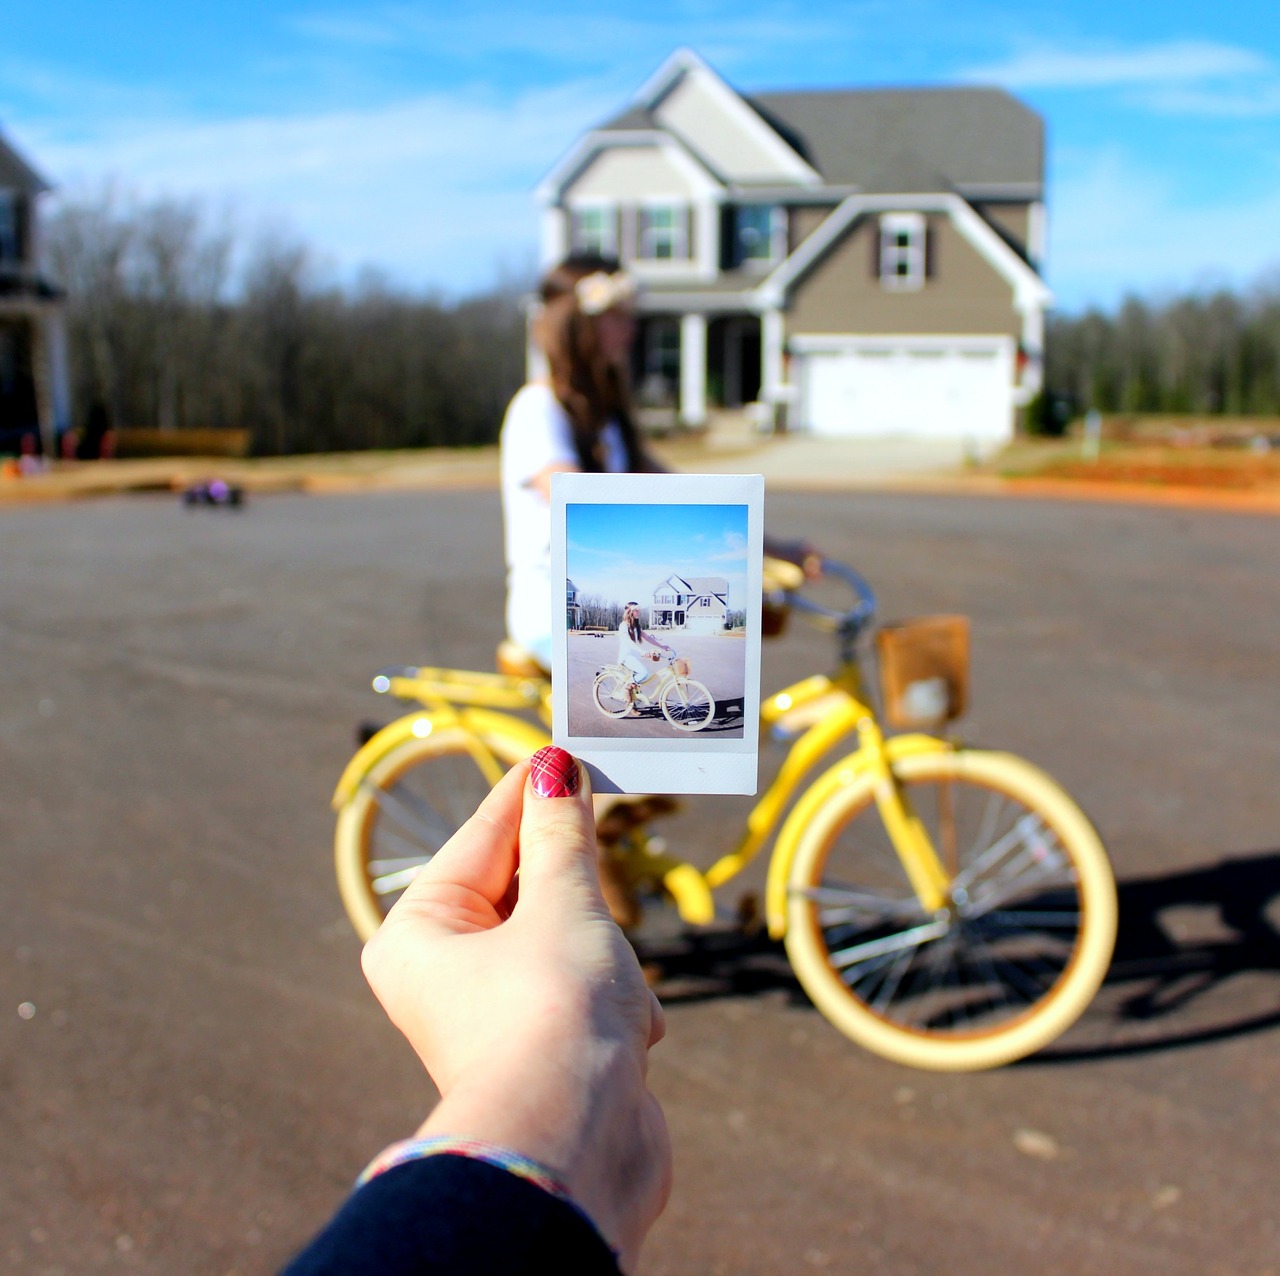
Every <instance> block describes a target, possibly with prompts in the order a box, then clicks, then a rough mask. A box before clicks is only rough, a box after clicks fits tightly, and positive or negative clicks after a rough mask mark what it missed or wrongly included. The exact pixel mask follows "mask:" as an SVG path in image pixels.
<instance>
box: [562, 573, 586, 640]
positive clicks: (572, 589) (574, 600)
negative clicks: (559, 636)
mask: <svg viewBox="0 0 1280 1276" xmlns="http://www.w3.org/2000/svg"><path fill="white" fill-rule="evenodd" d="M564 621H565V625H566V626H567V627H568V628H569V629H579V628H581V625H582V608H581V606H580V605H579V603H578V587H577V585H575V584H574V583H573V581H571V580H567V579H566V580H565V590H564Z"/></svg>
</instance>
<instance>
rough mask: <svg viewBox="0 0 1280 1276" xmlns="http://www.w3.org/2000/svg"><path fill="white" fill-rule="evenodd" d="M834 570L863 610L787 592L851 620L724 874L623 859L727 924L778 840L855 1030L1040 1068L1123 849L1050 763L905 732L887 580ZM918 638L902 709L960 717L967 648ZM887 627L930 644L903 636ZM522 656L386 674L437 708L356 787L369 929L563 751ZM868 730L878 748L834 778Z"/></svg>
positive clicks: (349, 847)
mask: <svg viewBox="0 0 1280 1276" xmlns="http://www.w3.org/2000/svg"><path fill="white" fill-rule="evenodd" d="M824 574H825V575H826V576H827V577H828V578H835V579H837V580H842V581H844V582H846V583H847V584H848V585H849V587H850V589H851V590H852V592H853V595H854V602H853V605H852V606H851V607H849V608H848V609H847V610H835V609H832V608H829V607H827V606H824V605H822V604H819V603H817V602H814V601H812V600H811V599H810V598H808V597H806V596H805V595H804V593H803V592H802V591H801V590H800V589H799V588H798V585H799V581H798V580H794V579H793V580H791V581H790V582H789V587H788V588H786V589H783V590H779V591H776V592H775V595H774V601H775V602H776V603H782V604H784V605H785V606H787V607H790V608H795V609H797V610H798V611H801V612H803V613H805V614H806V615H807V616H808V617H809V618H810V619H812V620H813V621H814V622H816V623H817V624H818V625H819V626H821V627H823V628H826V629H829V630H830V631H831V632H832V633H833V635H834V636H835V639H836V644H837V647H838V652H839V659H838V662H837V665H836V669H835V672H834V673H832V674H830V675H817V676H814V677H810V678H806V679H804V680H802V681H800V682H797V683H795V684H794V685H792V686H790V687H787V688H785V689H783V690H782V691H779V692H777V693H776V694H774V695H772V696H770V697H768V698H767V699H765V700H764V702H763V704H762V708H761V726H762V729H764V730H766V731H769V732H771V733H773V734H774V735H776V736H778V737H779V738H783V739H785V740H787V741H788V742H789V746H790V747H789V749H788V752H787V755H786V757H785V760H784V761H783V763H782V766H781V768H780V770H779V771H778V773H777V775H776V776H775V778H774V779H773V781H772V783H771V784H770V785H769V787H768V788H767V789H766V790H765V792H764V793H763V794H762V795H761V796H760V798H759V799H758V801H757V802H756V804H755V806H754V807H753V809H752V810H751V812H750V814H749V815H748V816H747V820H746V826H745V828H744V830H743V832H742V835H741V837H740V839H739V842H738V845H737V846H736V848H735V849H734V850H733V851H732V852H730V853H729V854H727V855H725V856H723V857H722V858H720V859H719V860H717V861H716V862H715V863H714V864H712V865H711V866H710V867H709V868H707V869H705V870H703V869H699V868H697V867H695V866H694V865H692V864H690V863H688V862H686V861H684V860H682V859H680V858H678V857H676V856H674V855H672V854H670V853H669V852H668V851H667V850H666V848H665V846H664V845H663V844H662V843H661V841H660V840H659V839H656V838H651V837H650V835H649V833H648V831H647V829H646V828H645V827H643V826H641V827H638V828H636V829H634V831H633V832H632V833H631V834H630V835H628V836H627V837H626V838H625V839H624V840H623V841H622V842H621V843H620V844H619V845H618V846H617V847H616V848H614V849H613V851H612V852H611V853H612V854H614V855H616V857H617V860H618V867H619V868H620V869H621V871H622V873H623V874H624V875H625V877H626V878H627V879H628V880H629V881H630V883H631V885H632V886H633V888H634V890H635V891H636V892H637V894H638V896H639V897H641V898H645V897H648V898H653V897H656V896H661V897H664V898H665V899H667V900H669V901H671V902H673V903H674V905H675V907H676V909H677V910H678V912H679V915H680V918H681V919H682V921H683V922H684V923H686V924H688V925H694V926H705V925H710V924H712V923H714V921H715V920H716V910H715V904H714V899H713V892H715V891H716V890H717V889H718V888H719V887H721V886H723V885H724V884H725V883H726V882H728V881H729V880H730V879H732V878H733V877H735V876H736V875H737V874H738V873H739V872H740V871H741V870H742V869H743V868H744V867H745V866H746V865H747V864H748V863H750V862H751V861H752V860H753V859H754V858H755V857H756V856H757V855H758V854H759V853H760V851H761V850H762V849H763V848H764V847H765V846H766V845H768V844H769V843H770V842H771V843H772V846H773V850H772V854H771V856H770V859H769V864H768V874H767V881H766V886H765V899H764V915H765V922H766V924H767V926H768V931H769V934H770V935H771V936H772V937H773V938H775V939H781V940H783V941H784V942H785V945H786V951H787V955H788V958H789V960H790V962H791V965H792V967H793V969H794V971H795V974H796V977H797V978H798V979H799V981H800V983H801V985H802V986H803V987H804V989H805V991H806V992H807V993H808V995H809V996H810V998H811V999H812V1001H813V1002H814V1004H815V1005H816V1006H817V1007H818V1009H819V1010H820V1011H821V1012H822V1013H823V1015H825V1016H826V1018H827V1019H828V1020H830V1022H831V1023H832V1024H834V1025H835V1026H836V1027H837V1028H839V1029H840V1030H841V1031H842V1032H844V1033H845V1034H846V1035H847V1036H849V1037H850V1038H852V1039H853V1040H854V1041H856V1042H857V1043H859V1044H860V1045H862V1046H864V1047H865V1048H867V1049H869V1050H871V1051H873V1052H874V1053H876V1054H878V1055H881V1056H883V1057H884V1058H887V1059H892V1060H895V1061H897V1062H899V1063H903V1064H907V1065H910V1066H914V1067H919V1068H929V1069H937V1070H970V1069H979V1068H990V1067H996V1066H999V1065H1001V1064H1005V1063H1009V1062H1011V1061H1013V1060H1015V1059H1019V1058H1022V1057H1023V1056H1025V1055H1028V1054H1031V1053H1033V1052H1034V1051H1036V1050H1039V1049H1041V1048H1042V1047H1043V1046H1045V1045H1047V1044H1048V1043H1049V1042H1051V1041H1053V1040H1054V1039H1055V1038H1056V1037H1058V1036H1059V1035H1060V1034H1061V1033H1062V1032H1064V1031H1065V1030H1066V1029H1067V1028H1068V1027H1069V1026H1070V1025H1071V1024H1072V1023H1073V1022H1074V1021H1075V1020H1076V1018H1077V1017H1078V1016H1079V1015H1080V1014H1081V1012H1082V1011H1083V1010H1084V1009H1085V1007H1086V1006H1087V1005H1088V1004H1089V1002H1090V1000H1091V999H1092V997H1093V995H1094V994H1095V992H1096V991H1097V989H1098V987H1099V985H1100V984H1101V982H1102V979H1103V977H1104V975H1105V973H1106V970H1107V966H1108V963H1109V961H1110V957H1111V951H1112V948H1113V946H1114V942H1115V931H1116V893H1115V882H1114V878H1113V875H1112V872H1111V867H1110V864H1109V862H1108V859H1107V855H1106V852H1105V851H1104V849H1103V847H1102V844H1101V842H1100V841H1099V839H1098V836H1097V834H1096V832H1095V831H1094V829H1093V827H1092V826H1091V824H1090V823H1089V821H1088V819H1087V818H1086V817H1085V815H1084V814H1083V813H1082V812H1081V810H1080V808H1079V807H1078V806H1077V805H1076V803H1075V802H1074V801H1073V800H1072V799H1071V797H1070V796H1069V795H1068V794H1067V793H1066V792H1065V791H1064V790H1063V789H1062V788H1061V787H1060V786H1059V785H1058V784H1057V783H1056V782H1055V781H1054V780H1052V779H1051V778H1050V777H1049V776H1048V775H1046V774H1045V773H1044V772H1043V771H1041V770H1039V769H1038V768H1036V767H1034V766H1033V765H1031V763H1029V762H1026V761H1024V760H1023V759H1021V758H1018V757H1015V756H1013V755H1011V754H1008V753H1001V752H994V751H990V750H986V749H973V748H967V747H965V746H963V745H960V744H958V743H956V742H954V741H951V740H948V739H945V738H942V737H941V736H939V735H936V734H928V733H925V732H923V731H919V730H906V731H903V732H902V733H900V734H895V735H890V734H886V732H885V730H884V729H883V727H882V726H881V723H880V720H879V718H878V717H877V714H876V712H875V711H874V709H873V707H872V705H871V703H870V697H869V695H868V694H867V692H866V690H865V689H864V678H863V672H862V665H863V654H864V653H863V648H864V646H865V644H863V643H861V642H860V640H861V639H862V638H864V637H865V636H866V635H868V634H869V633H870V632H871V631H872V620H873V618H874V615H875V597H874V594H873V593H872V591H871V589H870V587H869V586H868V585H867V583H866V582H865V581H864V580H863V579H862V578H861V577H860V576H859V575H858V574H857V573H856V572H854V571H852V569H850V568H847V567H845V566H843V565H841V564H836V563H825V564H824ZM915 632H916V633H917V634H922V635H923V639H924V640H923V641H922V642H921V643H918V644H917V645H916V648H915V649H914V651H913V649H912V645H911V641H910V639H911V637H912V629H911V627H905V628H903V629H900V630H892V631H891V630H882V631H881V633H880V634H879V635H878V636H877V645H878V646H879V647H880V652H881V661H880V664H881V670H882V674H883V672H884V670H885V668H886V667H887V666H888V665H890V664H892V663H895V662H894V661H892V660H890V659H889V658H890V657H892V656H893V654H894V652H895V651H896V650H901V651H906V652H907V658H906V659H905V660H904V659H898V660H896V666H895V667H897V669H898V671H899V673H900V674H901V673H902V670H904V669H905V670H906V673H905V675H903V676H902V677H900V678H899V682H898V685H896V686H887V685H886V686H885V687H884V692H885V700H886V709H887V710H889V709H892V710H893V713H891V714H890V717H891V718H893V717H894V715H895V714H896V720H897V721H898V722H902V721H906V720H909V719H910V718H911V717H912V716H913V715H914V716H915V717H921V716H924V717H926V718H930V719H932V720H934V721H935V722H937V723H938V724H939V725H940V724H941V722H943V721H945V720H948V719H950V718H951V717H953V716H955V714H956V713H958V712H959V710H960V708H962V701H963V685H964V679H965V669H964V668H963V667H962V665H961V663H960V662H959V661H958V660H957V657H956V650H955V648H954V644H953V645H952V647H951V648H949V649H944V650H941V651H939V650H938V643H937V641H936V640H937V634H938V632H939V630H938V629H937V627H936V626H935V627H933V628H930V627H929V626H928V625H927V624H926V625H924V626H917V627H916V631H915ZM943 632H945V630H944V631H943ZM886 634H891V635H894V636H897V637H899V638H902V637H903V636H904V635H905V637H906V639H907V641H906V642H905V644H899V647H897V648H895V647H892V646H889V645H887V644H883V643H882V642H881V641H880V640H881V639H883V638H884V637H885V635H886ZM943 647H944V648H946V644H945V643H944V644H943ZM921 653H923V656H922V654H921ZM511 655H512V653H511V652H510V650H509V649H508V650H507V651H505V652H504V651H503V649H500V660H501V659H505V660H506V664H505V669H506V671H505V672H501V673H497V674H486V673H478V672H471V671H465V670H455V669H425V668H423V669H413V668H399V669H387V670H383V671H382V672H381V673H379V674H378V675H377V676H376V677H375V679H374V684H373V685H374V689H375V690H376V691H379V692H382V693H386V694H390V695H394V696H397V697H400V698H402V699H405V700H414V701H417V702H419V703H420V705H421V706H422V707H421V708H420V709H415V710H414V711H412V712H410V713H408V714H406V715H405V716H403V717H401V718H399V719H397V720H396V721H394V722H392V723H390V724H389V725H388V726H386V727H384V728H383V729H382V730H380V731H378V732H377V733H376V734H375V735H373V736H372V738H370V739H369V740H368V741H367V742H366V743H365V744H364V745H363V746H362V747H361V748H360V750H359V751H358V752H357V753H356V755H355V757H353V758H352V760H351V762H350V763H349V765H348V766H347V768H346V770H345V772H344V773H343V775H342V777H341V779H340V781H339V783H338V787H337V790H336V792H335V794H334V798H333V802H334V806H335V808H336V809H337V812H338V821H337V830H336V838H335V858H336V867H337V875H338V885H339V889H340V891H341V894H342V899H343V903H344V905H345V907H346V909H347V913H348V915H349V916H350V918H351V921H352V923H353V925H354V926H355V929H356V931H357V932H358V933H359V934H360V936H361V937H362V938H367V937H368V936H369V935H371V934H372V933H373V932H374V931H375V930H376V929H377V927H378V926H379V925H380V924H381V921H382V918H383V917H384V916H385V915H386V912H387V910H388V909H389V907H390V906H391V904H392V903H393V902H394V900H395V899H396V898H397V897H398V895H399V893H400V892H401V891H402V890H403V889H404V887H405V886H406V885H407V884H408V883H409V882H410V881H411V880H412V879H413V877H414V875H415V874H416V873H417V872H418V871H419V869H420V868H421V867H422V865H423V864H424V863H426V862H427V860H429V859H430V857H431V856H432V855H433V854H434V853H435V852H436V851H437V850H438V849H439V848H440V847H441V846H442V845H443V844H444V842H445V841H446V840H447V839H448V837H449V836H450V835H451V834H452V833H453V831H454V830H455V829H456V828H457V827H458V825H459V824H460V823H461V822H462V821H463V820H464V819H465V818H466V817H467V816H469V815H470V814H471V812H472V811H474V809H475V807H476V805H477V804H478V802H479V800H480V798H481V797H482V796H483V793H484V792H485V791H486V790H487V788H488V787H490V786H491V785H493V784H494V783H495V782H496V781H497V780H498V778H499V777H500V776H501V775H502V774H503V773H504V771H505V770H506V769H507V768H508V767H509V766H511V765H512V764H513V763H515V762H516V761H518V760H519V759H521V758H525V757H527V756H529V754H531V753H533V752H535V751H536V750H537V749H539V748H541V747H542V746H543V745H544V744H546V743H547V742H548V734H547V730H546V724H547V722H548V721H549V704H550V684H549V683H548V681H547V679H546V677H545V675H543V674H542V673H541V671H539V670H538V669H537V668H536V666H532V665H525V666H521V665H520V664H519V663H518V662H516V663H513V662H512V659H511ZM963 655H964V658H965V659H967V646H966V647H964V650H963ZM887 681H888V680H887V679H885V678H883V677H882V682H885V683H887ZM521 715H523V716H521ZM531 719H532V720H531ZM850 738H856V742H857V747H856V748H854V749H853V751H852V752H847V753H844V754H843V756H838V757H837V760H836V761H835V762H834V763H833V764H829V765H827V766H826V767H825V768H820V764H821V763H822V762H823V760H824V759H827V758H829V757H830V756H831V755H832V754H833V753H837V754H838V753H839V752H840V750H839V746H841V745H842V744H843V743H844V742H846V741H847V740H849V739H850ZM815 772H817V774H816V775H815Z"/></svg>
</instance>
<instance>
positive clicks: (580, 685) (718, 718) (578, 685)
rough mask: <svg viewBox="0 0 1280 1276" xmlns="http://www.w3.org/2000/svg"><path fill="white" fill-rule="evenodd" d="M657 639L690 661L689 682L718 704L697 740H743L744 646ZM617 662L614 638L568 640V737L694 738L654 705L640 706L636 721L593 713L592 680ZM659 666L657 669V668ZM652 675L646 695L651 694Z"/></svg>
mask: <svg viewBox="0 0 1280 1276" xmlns="http://www.w3.org/2000/svg"><path fill="white" fill-rule="evenodd" d="M656 636H657V637H660V638H661V639H662V640H663V641H664V642H666V643H667V644H668V645H669V646H672V647H674V648H675V649H676V651H677V652H678V653H679V654H680V655H681V656H682V657H683V658H684V659H686V660H688V661H689V665H690V669H689V674H690V677H692V678H696V679H697V680H698V681H699V682H701V683H702V684H703V685H704V686H705V687H706V688H707V690H708V691H710V692H711V695H712V696H713V698H714V699H715V702H716V715H715V717H714V718H712V720H711V721H710V722H709V723H708V724H707V725H706V726H705V727H703V728H702V730H701V731H699V732H697V733H696V734H697V735H698V736H719V737H720V738H722V739H741V738H742V730H743V716H742V688H743V678H744V673H743V666H744V661H745V659H746V650H747V644H746V640H745V639H743V638H741V637H734V636H733V635H732V634H725V635H723V636H720V635H708V634H682V633H667V632H665V631H664V632H662V633H660V634H658V635H656ZM617 658H618V639H617V635H616V634H613V633H606V634H602V635H599V636H597V635H594V634H570V635H569V651H568V666H569V668H568V673H569V731H570V734H572V735H575V736H586V737H592V738H601V737H603V738H607V739H619V738H625V739H634V740H677V739H678V740H687V739H689V738H690V737H691V736H692V735H694V734H695V733H693V732H689V731H681V730H679V729H678V728H676V727H673V726H672V725H671V723H669V722H668V721H667V720H666V718H664V717H663V715H662V711H661V710H660V709H659V708H658V706H657V704H656V703H655V704H654V705H653V706H652V707H650V708H646V707H644V706H643V705H642V706H640V713H641V716H640V717H639V718H610V717H606V716H605V715H604V714H603V713H601V712H600V710H599V709H598V708H596V705H595V701H594V699H593V698H592V694H591V688H592V684H593V683H594V682H595V677H596V674H597V673H599V672H600V670H601V669H603V668H604V667H605V665H607V664H612V663H613V662H614V661H615V660H617ZM656 667H657V666H655V668H656ZM657 686H658V682H657V677H656V675H655V676H654V677H652V678H650V679H649V681H648V684H647V686H646V687H644V688H643V689H644V690H646V691H647V690H648V689H649V688H650V687H652V688H653V694H654V697H655V700H656V691H657Z"/></svg>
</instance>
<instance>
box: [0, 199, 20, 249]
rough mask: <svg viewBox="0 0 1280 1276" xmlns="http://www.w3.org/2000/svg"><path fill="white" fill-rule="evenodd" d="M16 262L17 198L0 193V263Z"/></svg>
mask: <svg viewBox="0 0 1280 1276" xmlns="http://www.w3.org/2000/svg"><path fill="white" fill-rule="evenodd" d="M17 260H18V198H17V196H16V195H14V194H13V192H12V191H0V261H3V262H16V261H17Z"/></svg>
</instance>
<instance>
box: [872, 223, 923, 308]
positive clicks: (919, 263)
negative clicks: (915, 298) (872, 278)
mask: <svg viewBox="0 0 1280 1276" xmlns="http://www.w3.org/2000/svg"><path fill="white" fill-rule="evenodd" d="M904 232H905V233H906V235H907V240H908V242H907V243H906V244H905V245H901V244H898V243H897V242H895V241H896V239H897V236H898V235H900V234H902V233H904ZM928 233H929V223H928V221H927V219H926V218H925V215H924V214H923V213H881V214H880V219H879V223H878V225H877V226H876V234H877V235H878V236H879V237H880V287H881V288H883V289H885V290H886V291H888V292H918V291H919V290H920V289H921V288H923V287H924V277H925V265H926V261H925V257H926V252H927V249H926V246H925V239H926V236H927V235H928ZM900 264H905V265H906V267H907V273H906V274H905V275H901V274H899V273H898V269H897V268H898V266H899V265H900Z"/></svg>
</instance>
